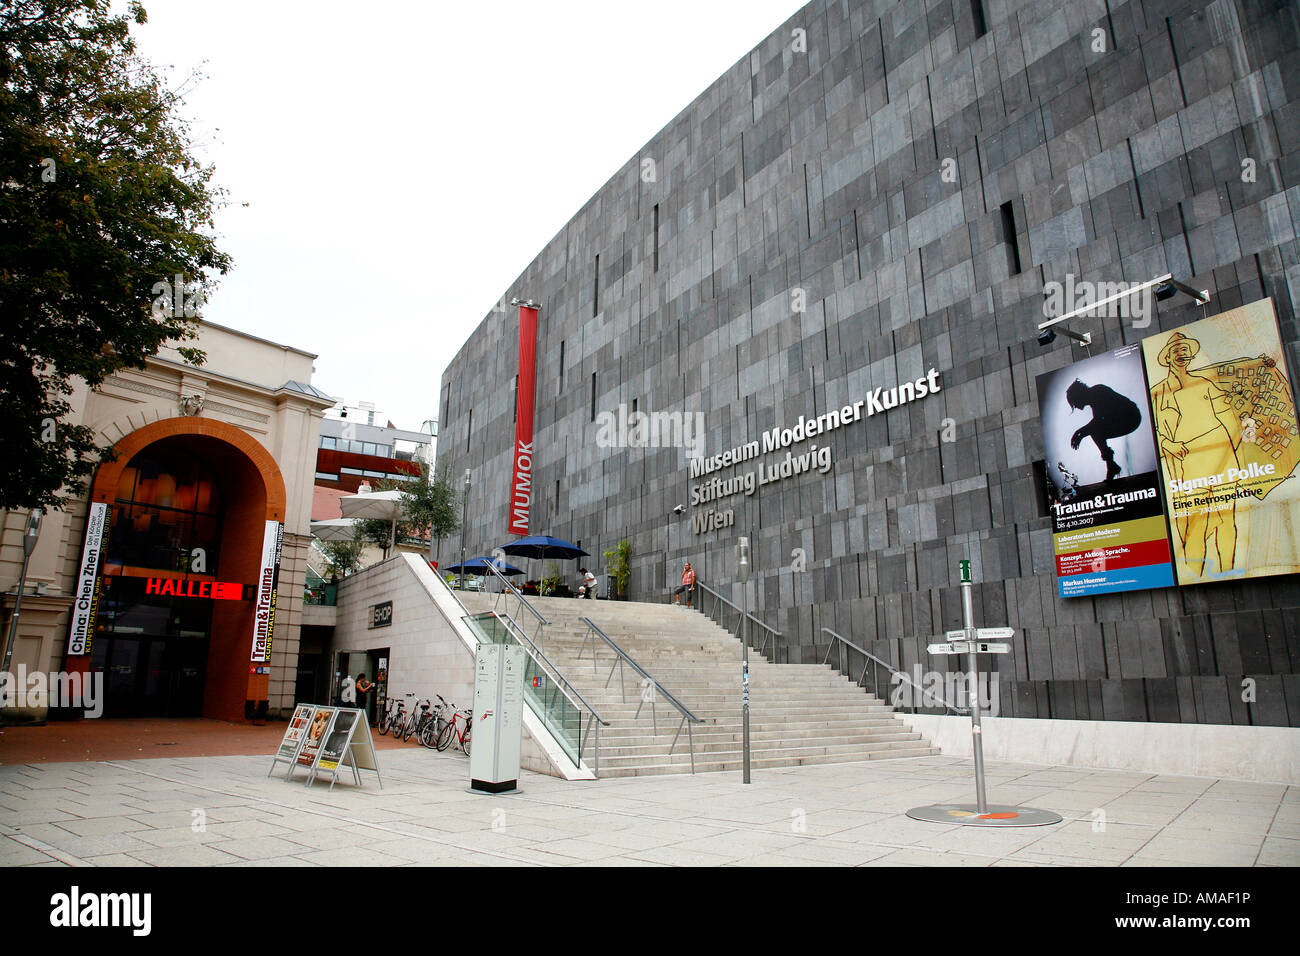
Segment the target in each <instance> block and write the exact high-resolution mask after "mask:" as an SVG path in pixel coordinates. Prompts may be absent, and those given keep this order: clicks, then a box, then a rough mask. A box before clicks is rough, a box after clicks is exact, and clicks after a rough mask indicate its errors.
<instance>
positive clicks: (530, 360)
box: [510, 305, 537, 535]
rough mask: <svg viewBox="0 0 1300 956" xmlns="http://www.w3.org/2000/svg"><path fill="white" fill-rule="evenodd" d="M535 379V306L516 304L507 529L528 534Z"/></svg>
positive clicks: (530, 504) (515, 532) (531, 492)
mask: <svg viewBox="0 0 1300 956" xmlns="http://www.w3.org/2000/svg"><path fill="white" fill-rule="evenodd" d="M536 379H537V309H535V308H533V307H531V306H527V305H521V306H520V307H519V390H518V392H517V394H516V395H515V401H516V402H517V403H518V406H517V407H518V414H517V415H516V416H515V449H514V455H513V456H512V463H513V467H512V468H511V473H512V478H511V492H510V533H511V534H517V535H526V534H528V512H529V510H530V508H531V506H532V503H533V395H534V393H535V392H536V390H537V389H536Z"/></svg>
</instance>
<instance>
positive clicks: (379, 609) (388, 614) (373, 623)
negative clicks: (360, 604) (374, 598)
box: [369, 601, 393, 629]
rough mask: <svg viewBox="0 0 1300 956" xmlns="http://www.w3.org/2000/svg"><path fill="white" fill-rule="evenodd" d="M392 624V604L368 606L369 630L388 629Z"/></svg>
mask: <svg viewBox="0 0 1300 956" xmlns="http://www.w3.org/2000/svg"><path fill="white" fill-rule="evenodd" d="M392 623H393V602H392V601H384V602H382V603H380V604H372V605H370V624H369V628H371V629H373V628H376V627H388V626H389V625H390V624H392Z"/></svg>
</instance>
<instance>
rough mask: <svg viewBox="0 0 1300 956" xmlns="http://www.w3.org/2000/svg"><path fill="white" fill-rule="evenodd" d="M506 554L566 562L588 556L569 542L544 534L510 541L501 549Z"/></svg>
mask: <svg viewBox="0 0 1300 956" xmlns="http://www.w3.org/2000/svg"><path fill="white" fill-rule="evenodd" d="M501 550H502V551H504V552H505V553H506V554H509V555H513V556H516V557H520V558H541V559H543V560H545V559H546V558H555V559H557V560H561V561H563V560H566V559H569V558H581V557H584V556H586V555H588V554H589V552H587V551H583V550H582V549H581V548H580V547H578V546H577V545H576V544H574V543H573V542H571V541H565V540H564V539H563V538H552V537H551V536H550V535H546V534H535V535H533V536H532V537H528V538H520V539H519V540H518V541H512V542H510V543H509V544H508V545H506V546H505V547H503V548H502V549H501Z"/></svg>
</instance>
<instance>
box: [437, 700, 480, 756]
mask: <svg viewBox="0 0 1300 956" xmlns="http://www.w3.org/2000/svg"><path fill="white" fill-rule="evenodd" d="M462 718H463V719H464V721H465V731H464V733H462V732H461V731H460V730H459V729H457V724H458V723H459V722H460V721H461V719H462ZM473 724H474V712H473V711H471V710H458V711H456V712H455V713H453V714H452V716H451V720H450V721H448V722H447V726H445V727H443V728H442V733H440V734H439V735H438V743H437V748H438V750H439V751H442V750H446V749H447V748H448V747H450V746H451V742H452V741H453V740H455V741H456V742H457V743H459V744H460V749H461V750H463V751H465V756H467V757H468V756H469V737H470V731H471V730H472V729H473Z"/></svg>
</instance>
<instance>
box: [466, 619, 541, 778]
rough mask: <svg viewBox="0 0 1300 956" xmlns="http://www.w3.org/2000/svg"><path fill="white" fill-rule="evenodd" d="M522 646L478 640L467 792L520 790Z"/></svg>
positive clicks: (522, 701)
mask: <svg viewBox="0 0 1300 956" xmlns="http://www.w3.org/2000/svg"><path fill="white" fill-rule="evenodd" d="M526 664H527V661H526V660H525V658H524V649H523V648H522V647H520V646H519V645H517V644H480V645H479V646H478V653H477V654H475V658H474V723H473V728H474V734H473V738H472V739H473V746H472V747H471V748H470V755H469V776H470V782H469V786H470V792H471V793H518V792H519V749H520V744H521V739H522V734H523V719H524V714H523V709H524V668H525V666H526Z"/></svg>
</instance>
